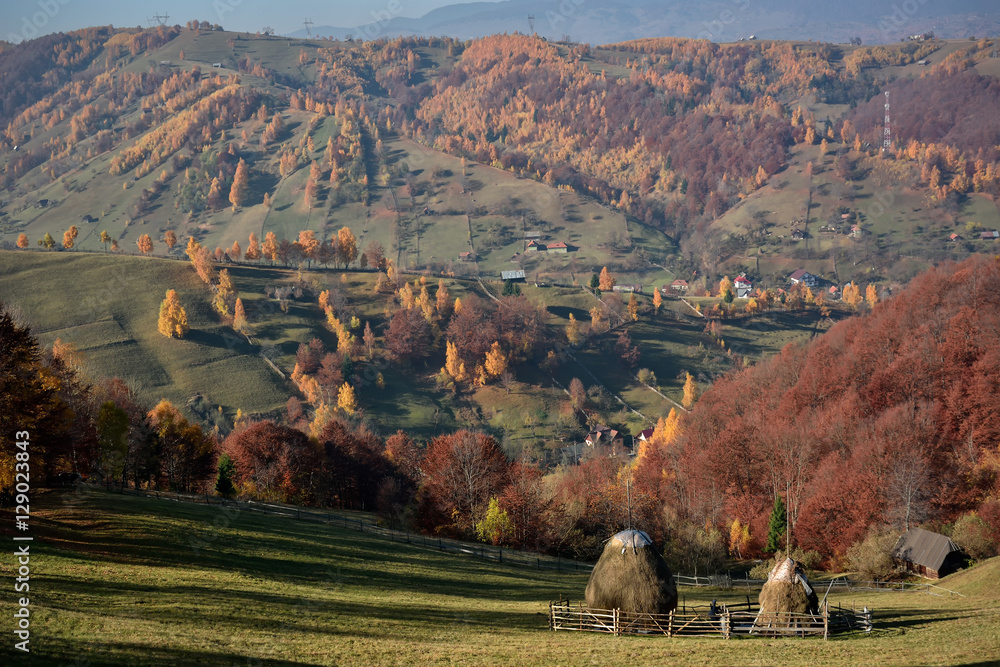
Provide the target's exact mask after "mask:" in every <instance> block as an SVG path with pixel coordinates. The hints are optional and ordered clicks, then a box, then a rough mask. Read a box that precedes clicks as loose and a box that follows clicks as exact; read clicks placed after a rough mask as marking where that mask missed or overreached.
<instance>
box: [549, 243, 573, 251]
mask: <svg viewBox="0 0 1000 667" xmlns="http://www.w3.org/2000/svg"><path fill="white" fill-rule="evenodd" d="M546 250H548V251H549V252H563V253H565V252H569V246H568V245H566V244H565V243H563V242H562V241H556V242H555V243H550V244H549V245H548V246H546Z"/></svg>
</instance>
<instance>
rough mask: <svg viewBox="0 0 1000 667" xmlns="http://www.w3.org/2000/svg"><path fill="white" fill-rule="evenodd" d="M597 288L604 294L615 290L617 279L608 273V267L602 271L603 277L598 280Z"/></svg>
mask: <svg viewBox="0 0 1000 667" xmlns="http://www.w3.org/2000/svg"><path fill="white" fill-rule="evenodd" d="M597 287H598V289H600V290H601V291H602V292H610V291H612V290H614V288H615V277H614V276H613V275H611V272H610V271H608V267H606V266H605V267H604V268H603V269H601V275H600V277H599V278H598V283H597Z"/></svg>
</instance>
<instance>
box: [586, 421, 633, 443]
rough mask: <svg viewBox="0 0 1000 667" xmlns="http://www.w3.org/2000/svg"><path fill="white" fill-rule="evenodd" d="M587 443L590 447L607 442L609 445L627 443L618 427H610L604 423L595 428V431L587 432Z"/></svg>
mask: <svg viewBox="0 0 1000 667" xmlns="http://www.w3.org/2000/svg"><path fill="white" fill-rule="evenodd" d="M584 442H585V443H587V445H588V446H589V447H593V446H594V445H597V444H607V445H612V446H613V445H623V444H624V443H625V438H623V437H622V434H621V433H620V432H619V431H617V430H616V429H613V428H609V427H607V426H604V425H603V424H601V425H599V426H597V427H595V428H594V430H593V431H591V432H590V433H588V434H587V438H586V440H584Z"/></svg>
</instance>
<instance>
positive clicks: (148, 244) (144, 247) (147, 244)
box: [135, 234, 153, 255]
mask: <svg viewBox="0 0 1000 667" xmlns="http://www.w3.org/2000/svg"><path fill="white" fill-rule="evenodd" d="M135 244H136V245H137V246H138V247H139V252H141V253H142V254H143V255H148V254H149V253H151V252H153V239H151V238H149V234H143V235H142V236H140V237H139V239H138V240H137V241H136V242H135Z"/></svg>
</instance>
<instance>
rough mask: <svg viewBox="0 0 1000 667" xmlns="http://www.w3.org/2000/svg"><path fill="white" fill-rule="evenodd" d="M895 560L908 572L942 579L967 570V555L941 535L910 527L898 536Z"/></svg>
mask: <svg viewBox="0 0 1000 667" xmlns="http://www.w3.org/2000/svg"><path fill="white" fill-rule="evenodd" d="M892 559H893V560H894V561H895V562H896V564H897V565H899V566H900V567H904V568H906V571H907V572H913V573H914V574H919V575H920V576H922V577H927V578H928V579H940V578H941V577H944V576H947V575H949V574H951V573H952V572H955V571H957V570H960V569H962V568H963V567H965V552H964V551H962V549H961V548H960V547H959V546H958V545H957V544H955V543H954V542H952V541H951V539H950V538H947V537H945V536H944V535H941V534H939V533H932V532H931V531H929V530H924V529H923V528H910V529H909V530H908V531H906V532H905V533H903V534H902V535H901V536H900V537H899V541H898V542H896V546H895V548H893V550H892Z"/></svg>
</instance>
